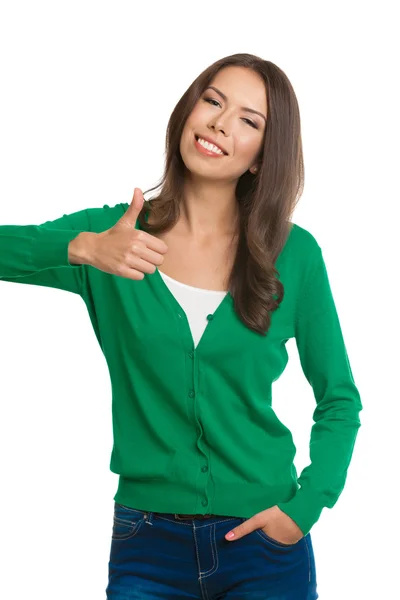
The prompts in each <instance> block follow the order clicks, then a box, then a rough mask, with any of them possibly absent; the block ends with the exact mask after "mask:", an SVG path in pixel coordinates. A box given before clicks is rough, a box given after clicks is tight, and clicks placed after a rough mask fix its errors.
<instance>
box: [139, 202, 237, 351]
mask: <svg viewBox="0 0 400 600" xmlns="http://www.w3.org/2000/svg"><path fill="white" fill-rule="evenodd" d="M147 218H148V213H146V222H147ZM138 229H141V227H140V223H139V222H138ZM152 275H153V278H154V283H155V284H156V285H157V287H158V289H159V290H160V295H161V296H164V297H165V299H166V301H167V302H168V304H169V306H170V308H171V309H172V311H173V313H174V315H175V317H176V318H177V319H185V321H186V328H187V334H188V337H189V339H190V341H191V345H192V349H193V350H196V351H197V350H198V348H199V346H200V344H202V343H203V340H204V338H205V336H206V334H207V336H206V337H207V338H210V337H211V335H210V333H211V331H212V332H213V333H214V334H215V324H213V327H212V330H210V329H209V324H210V321H209V322H208V323H207V325H206V327H205V329H204V331H203V334H202V336H201V337H200V340H199V342H198V344H197V346H195V344H194V339H193V335H192V331H191V328H190V325H189V319H188V318H187V314H186V312H185V311H184V309H183V308H182V306H181V305H180V303H179V302H178V300H177V299H176V298H175V296H174V294H173V293H172V292H171V290H170V289H169V287H168V286H167V284H166V283H165V281H164V279H163V278H162V275H161V273H160V271H159V269H158V267H156V270H155V272H154V273H153V274H152ZM231 300H233V298H232V296H231V293H230V292H229V291H228V292H227V293H226V294H225V296H224V297H223V298H222V300H221V302H220V303H219V304H218V306H217V308H216V309H215V310H214V312H213V313H212V320H214V319H215V318H216V317H219V316H220V313H221V311H223V310H225V307H226V306H227V304H228V302H230V301H231ZM208 316H209V315H208Z"/></svg>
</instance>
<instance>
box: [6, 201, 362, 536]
mask: <svg viewBox="0 0 400 600" xmlns="http://www.w3.org/2000/svg"><path fill="white" fill-rule="evenodd" d="M128 206H129V205H128V204H126V203H121V204H117V205H115V206H113V207H110V206H108V205H105V206H103V207H102V208H89V209H86V210H82V211H78V212H75V213H73V214H70V215H63V216H62V217H61V218H59V219H56V220H55V221H48V222H46V223H43V224H42V225H23V226H18V225H5V226H1V227H0V279H2V280H3V281H12V282H15V283H26V284H33V285H40V286H48V287H53V288H59V289H62V290H66V291H68V292H73V293H75V294H79V295H80V296H81V298H82V299H83V301H84V302H85V305H86V307H87V310H88V313H89V318H90V320H91V323H92V326H93V329H94V332H95V334H96V337H97V340H98V342H99V344H100V347H101V349H102V351H103V353H104V356H105V359H106V361H107V365H108V368H109V373H110V378H111V386H112V424H113V439H114V444H113V449H112V454H111V462H110V469H111V471H112V472H113V473H117V474H119V484H118V489H117V492H116V495H115V497H114V500H115V501H116V502H118V503H120V504H124V505H127V506H131V507H133V508H138V509H142V510H146V511H152V512H165V513H185V514H217V515H228V516H238V517H246V518H250V517H252V516H253V515H255V514H256V513H258V512H261V511H263V510H265V509H267V508H269V507H271V506H274V505H278V507H279V508H280V509H281V510H282V511H284V512H285V513H286V514H288V515H289V516H290V517H291V518H292V519H293V520H294V521H295V522H296V523H297V525H298V526H299V527H300V529H301V530H302V531H303V533H304V535H306V534H307V533H308V532H309V531H310V529H311V527H312V526H313V525H314V524H315V523H316V522H317V520H318V519H319V517H320V514H321V512H322V509H323V508H324V507H328V508H332V507H333V506H334V504H335V503H336V501H337V499H338V497H339V495H340V494H341V492H342V490H343V488H344V485H345V481H346V477H347V469H348V466H349V463H350V460H351V456H352V453H353V448H354V443H355V439H356V436H357V432H358V429H359V427H360V419H359V412H360V411H361V410H362V404H361V401H360V395H359V392H358V390H357V387H356V385H355V383H354V379H353V376H352V372H351V368H350V364H349V359H348V355H347V352H346V348H345V344H344V340H343V335H342V331H341V327H340V323H339V319H338V315H337V311H336V308H335V303H334V299H333V297H332V292H331V288H330V284H329V280H328V275H327V271H326V266H325V263H324V259H323V256H322V252H321V248H320V246H319V244H318V243H317V241H316V239H315V238H314V237H313V235H312V234H311V233H309V232H308V231H307V230H306V229H304V228H302V227H300V226H298V225H296V224H293V227H292V229H291V233H290V235H289V237H288V239H287V242H286V244H285V246H284V248H283V250H282V251H281V253H280V255H279V257H278V259H277V262H276V268H277V270H278V272H279V279H280V280H281V281H282V283H283V285H284V289H285V296H284V299H283V301H282V303H281V305H280V307H279V309H278V310H277V311H275V312H273V313H272V315H271V326H270V329H269V330H268V333H267V335H266V336H265V337H263V336H261V335H260V334H258V333H255V332H254V331H251V330H250V329H248V328H247V327H246V326H245V325H244V324H243V323H242V321H240V319H239V318H238V316H237V314H236V313H235V310H234V306H233V298H232V296H231V295H230V293H228V294H227V295H226V296H225V297H224V299H223V300H222V301H221V303H220V304H219V306H218V307H217V309H216V310H215V312H214V313H213V314H210V315H208V317H207V319H208V323H207V326H206V329H205V331H204V333H203V335H202V337H201V340H200V342H199V343H198V345H197V347H194V343H193V338H192V335H191V330H190V327H189V323H188V321H187V317H186V314H185V312H184V310H183V309H182V307H181V306H180V304H179V303H178V301H177V300H176V298H175V297H174V296H173V294H172V293H171V292H170V290H169V288H168V287H167V285H166V284H165V282H164V281H163V279H162V276H161V275H160V273H159V272H158V270H156V271H155V273H153V274H151V275H146V276H145V277H144V279H143V280H141V281H134V280H130V279H126V278H123V277H119V276H116V275H110V274H107V273H104V272H103V271H100V270H98V269H95V268H93V267H91V266H88V265H71V264H70V263H69V262H68V244H69V242H70V241H71V240H72V239H74V238H75V237H76V236H77V235H78V232H81V231H92V232H101V231H105V230H106V229H109V228H110V227H112V226H113V225H114V224H115V223H116V222H117V221H118V220H119V219H120V217H121V216H122V215H123V214H124V213H125V211H126V210H127V208H128ZM136 227H137V228H139V223H138V222H137V224H136ZM290 338H295V340H296V345H297V348H298V352H299V357H300V361H301V366H302V369H303V372H304V375H305V377H306V378H307V380H308V381H309V383H310V385H311V386H312V389H313V392H314V396H315V400H316V408H315V411H314V414H313V418H314V424H313V426H312V429H311V439H310V460H311V462H310V464H309V465H308V466H307V467H306V468H304V469H303V471H302V472H301V474H300V476H299V477H298V476H297V473H296V468H295V466H294V463H293V459H294V456H295V453H296V448H295V445H294V443H293V438H292V435H291V432H290V431H289V429H288V428H287V427H285V425H284V424H283V423H282V422H281V421H280V420H279V419H278V417H277V416H276V414H275V412H274V410H273V408H272V393H271V386H272V383H273V382H274V381H276V380H277V379H278V378H279V377H280V375H281V374H282V373H283V371H284V369H285V367H286V364H287V361H288V354H287V350H286V347H285V344H286V342H287V341H288V340H289V339H290Z"/></svg>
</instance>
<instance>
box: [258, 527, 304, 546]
mask: <svg viewBox="0 0 400 600" xmlns="http://www.w3.org/2000/svg"><path fill="white" fill-rule="evenodd" d="M256 533H257V535H258V536H259V537H260V538H261V539H262V540H264V541H266V542H267V543H268V544H270V545H271V546H276V547H278V548H287V549H290V548H294V547H295V546H297V545H298V544H300V542H301V541H302V540H304V538H301V539H300V540H299V541H298V542H295V543H294V544H284V543H283V542H279V541H278V540H275V539H274V538H272V537H270V536H269V535H267V534H266V533H265V531H264V530H263V529H256Z"/></svg>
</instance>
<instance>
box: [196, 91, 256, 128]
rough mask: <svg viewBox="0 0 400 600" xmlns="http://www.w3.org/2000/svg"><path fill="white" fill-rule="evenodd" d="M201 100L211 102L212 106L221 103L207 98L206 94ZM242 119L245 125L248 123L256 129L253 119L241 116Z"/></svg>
mask: <svg viewBox="0 0 400 600" xmlns="http://www.w3.org/2000/svg"><path fill="white" fill-rule="evenodd" d="M203 100H204V102H208V103H209V104H212V105H213V106H221V104H220V103H219V102H218V101H217V100H214V98H209V97H208V96H206V97H205V98H203ZM213 103H214V104H213ZM242 120H243V121H244V122H245V123H247V125H250V127H254V129H258V125H257V124H256V123H254V122H253V121H250V119H246V118H243V119H242Z"/></svg>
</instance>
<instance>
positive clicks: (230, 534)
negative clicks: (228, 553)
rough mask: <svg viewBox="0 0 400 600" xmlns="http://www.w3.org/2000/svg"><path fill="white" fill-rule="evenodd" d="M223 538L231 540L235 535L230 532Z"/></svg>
mask: <svg viewBox="0 0 400 600" xmlns="http://www.w3.org/2000/svg"><path fill="white" fill-rule="evenodd" d="M225 537H226V539H227V540H231V539H232V538H234V537H235V534H234V533H233V531H230V532H229V533H227V534H226V536H225Z"/></svg>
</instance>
